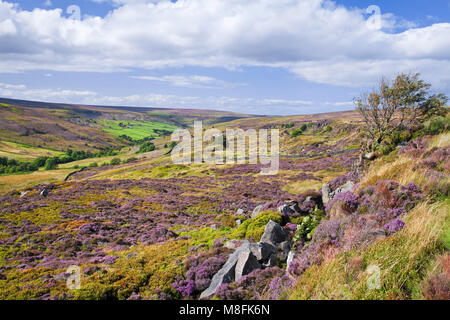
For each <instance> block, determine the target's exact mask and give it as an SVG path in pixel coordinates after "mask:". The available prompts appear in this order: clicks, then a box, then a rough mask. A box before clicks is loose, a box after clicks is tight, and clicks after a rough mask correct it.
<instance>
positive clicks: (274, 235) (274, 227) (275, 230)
mask: <svg viewBox="0 0 450 320" xmlns="http://www.w3.org/2000/svg"><path fill="white" fill-rule="evenodd" d="M288 236H289V233H288V232H287V231H286V230H284V229H283V228H282V227H281V226H280V225H279V224H278V223H276V222H275V221H272V220H270V221H269V222H268V223H267V224H266V228H265V229H264V233H263V235H262V236H261V240H260V242H266V243H270V244H271V245H273V246H277V245H278V244H279V243H281V242H283V241H286V240H287V238H288Z"/></svg>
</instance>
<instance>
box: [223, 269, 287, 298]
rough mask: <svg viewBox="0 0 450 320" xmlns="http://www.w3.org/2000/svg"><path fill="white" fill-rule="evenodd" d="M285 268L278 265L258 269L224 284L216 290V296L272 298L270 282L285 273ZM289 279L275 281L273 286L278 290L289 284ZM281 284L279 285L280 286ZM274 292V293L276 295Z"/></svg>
mask: <svg viewBox="0 0 450 320" xmlns="http://www.w3.org/2000/svg"><path fill="white" fill-rule="evenodd" d="M285 274H286V273H285V270H283V269H280V268H278V267H273V268H266V269H257V270H254V271H252V272H251V273H249V274H247V275H245V276H243V277H242V278H241V279H239V280H238V281H237V282H233V283H230V284H222V285H221V286H220V287H219V288H218V289H217V291H216V297H218V298H219V299H222V300H261V299H264V298H266V297H265V294H267V295H268V296H269V297H268V298H270V297H271V293H270V284H271V282H272V281H273V280H274V279H275V278H278V277H283V276H284V275H285ZM287 284H288V283H287V279H285V278H283V280H282V281H280V282H278V283H274V284H273V286H274V287H276V288H277V290H278V291H280V290H281V289H282V287H281V285H287ZM278 285H279V286H278ZM276 294H277V292H274V293H273V295H276Z"/></svg>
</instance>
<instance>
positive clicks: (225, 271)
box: [200, 242, 250, 299]
mask: <svg viewBox="0 0 450 320" xmlns="http://www.w3.org/2000/svg"><path fill="white" fill-rule="evenodd" d="M243 251H250V250H249V243H248V242H247V243H244V244H243V245H241V246H240V247H239V248H237V249H236V251H234V252H233V253H232V254H230V256H229V257H228V260H227V262H225V264H224V265H223V267H222V268H221V269H220V270H219V271H217V273H216V274H215V275H214V276H213V278H212V280H211V284H210V285H209V287H208V288H207V289H206V290H204V291H203V292H202V293H201V295H200V299H203V298H208V297H211V296H212V295H214V294H215V293H216V290H217V289H218V288H219V286H220V285H221V284H224V283H231V282H234V281H235V279H236V264H237V263H238V260H239V256H240V253H241V252H243ZM244 257H245V256H243V257H242V261H244ZM242 261H241V264H240V268H241V269H240V272H244V268H243V267H242V264H243V265H244V267H245V265H246V264H245V263H243V262H242ZM247 269H248V268H247ZM247 269H246V270H247Z"/></svg>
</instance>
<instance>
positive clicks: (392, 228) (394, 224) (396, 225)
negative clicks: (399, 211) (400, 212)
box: [383, 218, 405, 233]
mask: <svg viewBox="0 0 450 320" xmlns="http://www.w3.org/2000/svg"><path fill="white" fill-rule="evenodd" d="M404 226H405V223H404V222H403V221H402V220H400V219H399V218H396V219H394V220H392V221H390V222H389V223H387V224H385V225H384V227H383V228H384V229H386V230H387V231H389V232H390V233H395V232H397V231H399V230H400V229H402V228H403V227H404Z"/></svg>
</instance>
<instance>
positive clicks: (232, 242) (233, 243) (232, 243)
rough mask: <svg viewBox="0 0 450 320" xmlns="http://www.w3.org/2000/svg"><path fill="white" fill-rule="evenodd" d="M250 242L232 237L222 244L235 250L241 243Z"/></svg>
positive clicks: (246, 243)
mask: <svg viewBox="0 0 450 320" xmlns="http://www.w3.org/2000/svg"><path fill="white" fill-rule="evenodd" d="M249 244H250V242H248V240H237V239H233V240H229V241H227V242H226V243H225V244H224V247H225V248H228V249H232V250H236V249H237V248H239V247H240V246H242V245H249Z"/></svg>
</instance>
